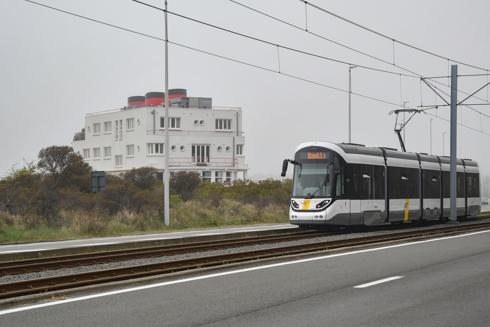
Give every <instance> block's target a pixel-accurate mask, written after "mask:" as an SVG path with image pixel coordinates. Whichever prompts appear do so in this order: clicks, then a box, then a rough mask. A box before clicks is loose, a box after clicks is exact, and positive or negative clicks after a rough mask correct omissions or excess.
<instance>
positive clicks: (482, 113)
mask: <svg viewBox="0 0 490 327" xmlns="http://www.w3.org/2000/svg"><path fill="white" fill-rule="evenodd" d="M424 82H425V83H426V84H427V85H430V86H431V87H433V88H434V89H435V90H437V91H439V92H441V93H443V94H445V95H447V96H450V95H449V94H448V93H447V92H445V91H444V90H441V89H440V88H439V87H437V86H435V85H433V84H431V83H430V82H427V81H424ZM435 93H436V94H437V95H439V96H440V97H441V98H442V99H443V100H444V101H445V102H446V104H447V105H449V102H448V101H447V100H445V99H444V98H443V97H442V96H441V95H440V94H438V93H437V92H435ZM458 105H462V106H465V107H466V108H468V109H470V110H472V111H474V112H476V113H478V114H480V115H483V116H485V117H487V118H490V115H487V114H486V113H484V112H481V111H479V110H477V109H475V108H472V107H471V105H469V104H464V103H462V104H461V103H458ZM489 105H490V104H489ZM440 106H441V107H444V106H445V105H440Z"/></svg>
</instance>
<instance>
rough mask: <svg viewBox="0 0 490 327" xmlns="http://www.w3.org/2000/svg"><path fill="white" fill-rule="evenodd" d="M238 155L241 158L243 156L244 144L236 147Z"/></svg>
mask: <svg viewBox="0 0 490 327" xmlns="http://www.w3.org/2000/svg"><path fill="white" fill-rule="evenodd" d="M236 154H237V155H239V156H241V155H243V144H237V145H236Z"/></svg>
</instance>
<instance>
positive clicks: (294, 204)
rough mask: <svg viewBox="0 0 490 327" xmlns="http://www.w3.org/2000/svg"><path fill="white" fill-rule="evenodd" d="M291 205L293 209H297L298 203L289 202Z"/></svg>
mask: <svg viewBox="0 0 490 327" xmlns="http://www.w3.org/2000/svg"><path fill="white" fill-rule="evenodd" d="M291 205H292V206H293V208H295V209H299V204H298V202H296V201H294V200H291Z"/></svg>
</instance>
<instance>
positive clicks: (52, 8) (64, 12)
mask: <svg viewBox="0 0 490 327" xmlns="http://www.w3.org/2000/svg"><path fill="white" fill-rule="evenodd" d="M24 1H26V2H29V3H31V4H34V5H38V6H41V7H45V8H47V9H51V10H54V11H58V12H61V13H63V14H67V15H71V16H74V17H77V18H81V19H84V20H87V21H91V22H94V23H98V24H101V25H105V26H108V27H112V28H115V29H118V30H121V31H125V32H129V33H132V34H135V35H139V36H143V37H146V38H150V39H153V40H157V41H160V42H165V39H164V38H161V37H158V36H154V35H150V34H147V33H141V32H138V31H136V30H133V29H129V28H126V27H122V26H119V25H115V24H111V23H107V22H104V21H102V20H98V19H95V18H91V17H88V16H83V15H80V14H77V13H74V12H71V11H67V10H63V9H59V8H56V7H53V6H49V5H46V4H43V3H39V2H36V1H32V0H24ZM168 43H169V44H172V45H175V46H178V47H181V48H185V49H188V50H192V51H195V52H200V53H203V54H207V55H210V56H213V57H216V58H220V59H224V60H227V61H230V62H234V63H238V64H242V65H245V66H249V67H253V68H256V69H260V70H263V71H268V72H271V73H276V74H280V75H283V76H286V77H289V78H292V79H296V80H300V81H303V82H307V83H310V84H314V85H317V86H322V87H325V88H328V89H332V90H335V91H339V92H343V93H349V91H348V90H345V89H342V88H339V87H335V86H332V85H328V84H325V83H321V82H317V81H314V80H311V79H308V78H305V77H302V76H298V75H294V74H288V73H285V72H282V71H278V70H275V69H272V68H268V67H264V66H260V65H256V64H252V63H249V62H246V61H243V60H239V59H234V58H231V57H227V56H224V55H220V54H217V53H214V52H210V51H206V50H202V49H199V48H195V47H192V46H189V45H185V44H182V43H179V42H175V41H171V40H168ZM352 94H353V95H355V96H358V97H361V98H365V99H369V100H373V101H377V102H380V103H384V104H388V105H391V106H396V107H399V106H400V105H399V104H398V103H395V102H392V101H389V100H384V99H380V98H376V97H372V96H369V95H366V94H362V93H358V92H352Z"/></svg>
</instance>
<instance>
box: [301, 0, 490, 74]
mask: <svg viewBox="0 0 490 327" xmlns="http://www.w3.org/2000/svg"><path fill="white" fill-rule="evenodd" d="M298 1H300V2H304V3H305V4H306V5H308V6H310V7H312V8H315V9H317V10H319V11H321V12H323V13H326V14H328V15H330V16H333V17H335V18H337V19H340V20H342V21H344V22H346V23H349V24H351V25H354V26H356V27H359V28H361V29H363V30H365V31H368V32H370V33H373V34H375V35H377V36H379V37H382V38H384V39H387V40H390V41H392V42H393V43H398V44H400V45H403V46H405V47H408V48H411V49H413V50H417V51H420V52H422V53H425V54H428V55H431V56H433V57H437V58H440V59H444V60H447V61H450V62H453V63H456V64H460V65H463V66H466V67H470V68H474V69H478V70H483V71H487V72H488V71H489V70H488V68H482V67H479V66H476V65H473V64H469V63H466V62H464V61H461V60H456V59H453V58H449V57H447V56H444V55H440V54H438V53H435V52H434V51H430V50H426V49H423V48H421V47H418V46H415V45H413V44H410V43H408V42H404V41H401V40H398V39H395V38H394V37H392V36H389V35H387V34H384V33H381V32H379V31H376V30H374V29H372V28H369V27H367V26H365V25H361V24H360V23H357V22H355V21H353V20H351V19H348V18H346V17H344V16H341V15H339V14H336V13H334V12H332V11H331V10H327V9H325V8H323V7H320V6H318V5H316V4H314V3H312V2H311V1H307V0H298Z"/></svg>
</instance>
